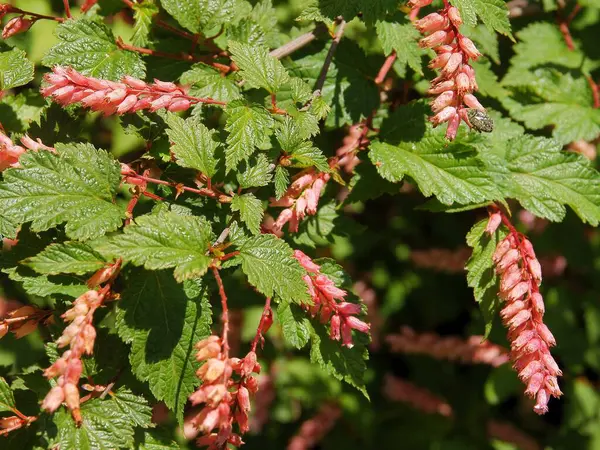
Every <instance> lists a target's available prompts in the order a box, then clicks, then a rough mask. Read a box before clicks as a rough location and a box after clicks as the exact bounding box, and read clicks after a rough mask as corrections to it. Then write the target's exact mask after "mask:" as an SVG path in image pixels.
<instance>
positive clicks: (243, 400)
mask: <svg viewBox="0 0 600 450" xmlns="http://www.w3.org/2000/svg"><path fill="white" fill-rule="evenodd" d="M237 402H238V405H239V406H240V408H241V409H242V410H243V411H246V412H248V411H250V393H249V392H248V389H246V388H245V387H244V386H241V387H240V388H239V389H238V392H237Z"/></svg>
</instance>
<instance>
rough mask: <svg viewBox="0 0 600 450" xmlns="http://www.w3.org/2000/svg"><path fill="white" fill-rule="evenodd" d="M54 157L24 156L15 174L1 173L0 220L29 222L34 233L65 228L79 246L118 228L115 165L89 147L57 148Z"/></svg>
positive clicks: (121, 214) (117, 171)
mask: <svg viewBox="0 0 600 450" xmlns="http://www.w3.org/2000/svg"><path fill="white" fill-rule="evenodd" d="M56 151H57V153H56V154H55V153H51V152H48V151H39V152H27V153H25V154H23V155H22V156H21V158H20V161H19V162H20V163H21V167H20V168H16V169H9V170H6V171H5V172H4V181H3V182H2V183H0V215H2V216H4V217H5V218H7V219H8V220H10V221H12V222H16V223H19V224H22V223H25V222H32V224H31V229H32V230H33V231H44V230H48V229H50V228H53V227H56V226H57V225H59V224H61V223H66V225H65V231H66V233H67V236H69V237H70V238H73V239H78V240H86V239H91V238H95V237H98V236H102V235H103V234H105V233H108V232H110V231H114V230H116V229H117V228H118V227H119V226H121V223H122V220H123V218H124V216H125V212H124V210H123V208H122V207H120V206H118V205H116V204H115V196H116V193H117V189H118V188H119V184H120V182H121V170H120V167H119V164H118V163H117V162H116V161H115V160H114V159H112V158H111V157H110V156H109V155H108V153H106V152H105V151H103V150H96V149H95V148H94V147H93V146H92V145H90V144H57V145H56ZM11 237H14V236H11Z"/></svg>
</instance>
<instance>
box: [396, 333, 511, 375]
mask: <svg viewBox="0 0 600 450" xmlns="http://www.w3.org/2000/svg"><path fill="white" fill-rule="evenodd" d="M385 340H386V342H387V343H388V344H389V346H390V348H391V349H392V351H393V352H397V353H409V354H411V353H412V354H422V355H429V356H431V357H433V358H435V359H446V360H449V361H458V362H461V363H465V364H488V365H490V366H492V367H498V366H501V365H502V364H504V363H506V362H508V361H509V355H508V351H507V350H506V349H505V348H503V347H501V346H499V345H496V344H493V343H491V342H490V341H488V340H485V341H484V340H483V336H470V337H469V338H468V339H466V340H465V339H461V338H459V337H457V336H448V337H442V336H439V335H437V334H435V333H423V334H418V333H415V331H414V330H413V329H411V328H409V327H402V329H401V332H400V334H390V335H388V336H387V337H386V339H385Z"/></svg>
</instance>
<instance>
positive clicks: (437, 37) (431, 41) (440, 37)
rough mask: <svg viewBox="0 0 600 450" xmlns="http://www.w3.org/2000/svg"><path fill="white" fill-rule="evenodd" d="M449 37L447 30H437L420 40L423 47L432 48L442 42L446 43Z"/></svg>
mask: <svg viewBox="0 0 600 450" xmlns="http://www.w3.org/2000/svg"><path fill="white" fill-rule="evenodd" d="M447 38H448V33H446V32H445V31H442V30H440V31H436V32H435V33H433V34H430V35H429V36H427V37H425V38H423V39H421V40H420V41H419V46H420V47H422V48H432V47H436V46H438V45H440V44H444V43H445V41H446V39H447Z"/></svg>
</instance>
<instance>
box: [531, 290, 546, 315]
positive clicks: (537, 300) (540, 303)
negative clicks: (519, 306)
mask: <svg viewBox="0 0 600 450" xmlns="http://www.w3.org/2000/svg"><path fill="white" fill-rule="evenodd" d="M531 305H532V306H533V309H534V311H536V312H537V313H538V314H540V315H543V314H544V312H545V310H546V307H545V305H544V298H543V297H542V294H540V293H539V292H534V293H533V294H531Z"/></svg>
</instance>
